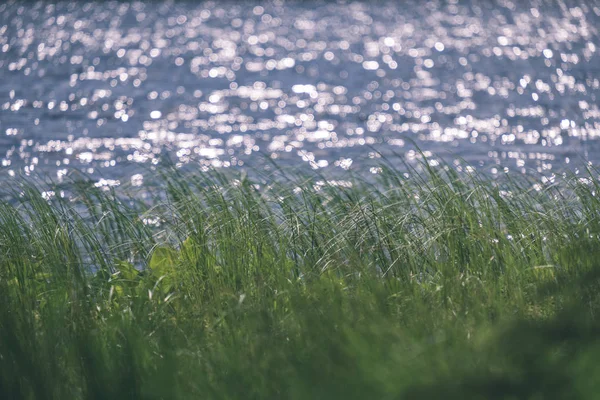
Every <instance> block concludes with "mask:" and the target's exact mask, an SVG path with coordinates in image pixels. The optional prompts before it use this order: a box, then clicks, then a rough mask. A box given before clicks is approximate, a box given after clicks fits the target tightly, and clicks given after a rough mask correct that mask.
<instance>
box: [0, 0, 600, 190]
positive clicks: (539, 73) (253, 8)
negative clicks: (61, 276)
mask: <svg viewBox="0 0 600 400" xmlns="http://www.w3.org/2000/svg"><path fill="white" fill-rule="evenodd" d="M481 3H482V2H477V1H474V2H465V1H458V2H456V1H454V2H452V1H428V2H426V3H423V2H420V1H415V2H413V3H410V2H402V4H401V5H400V2H391V1H390V2H381V3H378V4H377V5H371V4H368V3H366V2H365V3H361V2H353V3H347V4H345V3H332V2H313V1H301V2H293V3H292V2H287V3H283V2H270V3H266V2H261V3H260V5H257V4H251V3H241V2H240V3H229V2H227V3H225V4H223V3H221V2H203V3H192V2H190V3H187V2H162V3H161V2H148V3H144V2H134V3H131V4H128V3H120V2H102V3H83V2H72V3H71V2H58V3H50V2H36V3H32V4H30V3H27V4H22V3H21V2H18V1H9V2H8V3H3V4H1V5H0V76H1V77H2V79H1V80H0V160H1V161H0V179H2V178H3V177H6V176H9V175H15V174H18V173H25V174H31V173H43V174H47V175H49V176H50V177H53V178H54V179H57V180H59V181H60V179H61V178H62V177H64V176H65V175H66V174H68V172H69V171H70V170H71V169H73V168H75V169H83V170H84V171H86V172H87V173H88V174H90V175H91V176H92V177H94V178H95V179H97V185H100V186H105V185H107V186H110V185H117V184H119V183H121V182H125V181H127V182H131V184H132V185H134V186H138V185H141V184H143V182H144V177H145V175H147V171H148V166H152V165H154V164H156V163H157V162H158V160H159V158H160V157H161V156H162V155H164V154H168V155H169V156H170V157H172V158H173V159H174V160H175V162H176V163H178V164H179V165H184V164H188V165H191V166H194V168H200V169H203V170H206V169H208V168H211V167H239V166H242V165H244V164H248V163H252V162H254V161H256V160H260V159H261V158H262V155H263V154H267V155H268V156H270V157H272V158H273V159H277V160H278V162H280V163H281V164H282V165H289V166H298V167H299V168H308V169H311V168H312V169H323V170H325V171H335V170H345V169H350V168H351V169H356V170H361V169H362V170H364V171H366V172H367V173H369V171H370V172H372V173H377V171H378V170H377V169H376V168H373V165H372V163H369V160H370V159H376V158H377V157H378V155H377V153H376V151H380V152H382V153H383V154H391V153H392V152H397V153H399V154H402V155H403V157H405V159H406V160H408V161H409V162H410V161H412V160H415V159H416V158H418V157H419V153H417V152H415V151H414V147H413V146H412V145H411V144H410V142H409V141H407V139H409V140H414V141H415V142H416V143H417V144H418V145H419V146H420V147H421V148H422V149H423V150H425V151H426V154H427V155H429V156H430V157H431V158H432V160H430V162H432V163H435V162H436V159H435V157H437V156H442V157H444V158H445V159H447V160H448V159H449V158H450V160H451V159H452V158H455V159H459V158H461V159H464V161H465V162H466V163H467V164H468V165H469V168H476V169H483V170H486V171H488V172H490V173H492V174H496V173H502V172H503V171H516V172H526V171H527V170H533V171H537V172H539V173H542V174H546V175H549V176H551V175H552V174H553V173H554V172H555V171H557V170H561V169H564V168H565V167H570V166H569V165H568V164H571V165H579V164H578V163H579V157H580V156H583V157H586V158H588V159H589V160H590V161H592V162H595V161H599V158H600V152H599V151H597V150H598V149H599V146H598V141H597V138H598V137H599V136H600V108H599V106H598V101H597V95H598V92H599V90H600V58H599V56H598V51H599V49H598V47H600V42H599V41H598V26H600V7H595V6H592V5H589V3H588V2H575V1H573V2H559V3H556V4H554V5H552V6H549V5H547V4H546V5H542V2H538V3H539V4H538V5H537V6H536V5H535V4H536V2H532V3H530V4H529V5H527V6H525V5H524V3H521V2H510V1H501V2H497V4H496V5H494V6H491V5H489V4H481ZM491 3H492V2H490V4H491ZM522 4H523V5H522ZM531 4H534V5H531ZM544 4H545V3H544ZM449 154H450V155H449ZM263 161H264V159H263ZM456 164H457V165H458V164H459V163H458V161H457V162H456ZM140 166H143V167H140ZM464 167H465V166H458V168H459V169H461V168H464ZM101 178H102V179H101Z"/></svg>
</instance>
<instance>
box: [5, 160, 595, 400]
mask: <svg viewBox="0 0 600 400" xmlns="http://www.w3.org/2000/svg"><path fill="white" fill-rule="evenodd" d="M422 167H423V169H424V170H423V171H422V172H421V173H417V171H412V172H413V173H411V175H410V177H408V178H407V177H405V175H404V174H403V173H401V172H399V171H396V170H393V169H391V168H388V167H386V166H385V165H383V166H382V168H383V171H382V173H381V174H380V175H379V180H378V181H377V182H365V181H361V180H360V179H358V178H353V179H351V180H349V181H347V182H342V183H343V185H340V184H339V183H340V182H337V184H332V183H331V182H327V181H326V180H325V179H324V178H323V177H319V176H309V177H306V176H302V175H294V174H293V173H284V172H283V171H282V170H280V169H276V170H275V172H273V173H272V175H271V176H262V177H261V176H257V175H255V177H254V178H253V179H250V178H247V177H244V176H241V175H239V176H228V175H224V174H219V173H216V172H215V173H211V174H205V175H190V174H182V173H180V172H177V171H170V170H169V171H167V170H163V176H162V179H161V182H162V184H161V185H160V187H158V188H154V189H152V192H151V198H150V200H148V199H147V198H146V199H144V200H142V199H141V198H140V197H136V196H132V197H130V198H127V197H125V196H124V195H123V194H119V195H117V194H115V193H114V192H106V191H103V190H100V189H98V188H94V187H93V186H89V185H87V184H83V183H77V182H74V183H73V184H72V185H71V189H70V192H69V193H68V194H67V195H66V196H65V197H64V198H62V197H60V196H58V197H54V198H52V199H50V200H47V199H46V198H44V197H43V196H42V194H41V193H42V191H43V190H42V188H40V187H36V186H34V185H32V184H23V185H22V187H19V188H17V189H15V190H14V192H13V193H12V194H10V195H9V196H8V197H6V196H5V198H6V199H7V200H6V201H4V202H3V203H2V204H0V398H2V399H116V398H127V399H133V398H140V399H141V398H143V399H190V398H207V399H238V398H239V399H333V398H340V399H412V398H415V399H435V398H440V399H449V398H456V399H465V398H477V399H490V398H498V399H509V398H510V399H515V398H528V399H550V398H570V399H572V398H589V399H594V398H597V393H598V392H599V389H600V367H599V366H598V365H599V364H598V363H597V360H598V358H599V357H600V340H599V339H600V335H599V334H600V322H599V321H598V318H597V313H598V312H599V311H600V295H599V293H600V291H599V289H600V241H599V234H600V220H599V215H600V199H599V198H598V196H597V193H598V189H599V183H598V180H597V176H596V175H597V173H595V172H593V171H589V174H588V176H587V178H589V179H580V178H576V177H571V178H569V179H566V180H565V181H564V182H562V183H561V184H560V185H557V186H546V187H543V188H541V190H534V189H533V188H532V182H529V181H527V180H526V178H522V177H519V178H511V179H509V178H503V179H502V180H496V181H493V180H491V179H489V178H482V177H479V176H476V175H465V174H463V175H459V174H457V173H455V172H453V170H452V169H451V168H447V167H440V168H435V169H433V168H429V167H427V165H423V166H422ZM594 174H596V175H594ZM350 183H351V185H350ZM348 186H350V187H348ZM43 189H44V190H45V189H48V188H43Z"/></svg>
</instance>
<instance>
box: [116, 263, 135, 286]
mask: <svg viewBox="0 0 600 400" xmlns="http://www.w3.org/2000/svg"><path fill="white" fill-rule="evenodd" d="M116 264H117V269H118V270H119V272H120V277H121V279H126V280H129V281H133V280H135V279H136V278H137V277H138V275H139V271H138V270H137V269H135V267H134V266H133V265H132V264H131V263H129V262H127V261H120V260H119V261H117V263H116Z"/></svg>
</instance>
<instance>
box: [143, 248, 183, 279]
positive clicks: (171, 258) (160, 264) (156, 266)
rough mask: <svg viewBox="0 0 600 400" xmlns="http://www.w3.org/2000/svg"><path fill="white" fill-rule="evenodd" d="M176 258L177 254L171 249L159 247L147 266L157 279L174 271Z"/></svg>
mask: <svg viewBox="0 0 600 400" xmlns="http://www.w3.org/2000/svg"><path fill="white" fill-rule="evenodd" d="M178 258H179V253H178V252H177V250H175V249H172V248H171V247H166V246H161V247H157V248H155V249H154V252H153V253H152V258H150V264H149V266H150V269H151V271H152V275H154V276H155V277H156V278H159V277H161V276H163V275H168V274H170V273H171V272H173V271H174V269H175V264H176V263H177V259H178Z"/></svg>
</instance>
